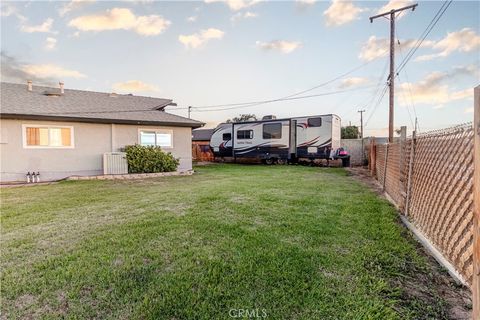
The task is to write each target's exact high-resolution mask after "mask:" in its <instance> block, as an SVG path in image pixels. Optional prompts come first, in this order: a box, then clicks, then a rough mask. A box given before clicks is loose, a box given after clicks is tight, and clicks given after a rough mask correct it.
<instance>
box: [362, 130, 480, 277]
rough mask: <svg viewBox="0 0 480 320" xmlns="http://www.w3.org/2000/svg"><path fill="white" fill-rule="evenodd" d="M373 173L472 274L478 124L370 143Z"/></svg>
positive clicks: (437, 245)
mask: <svg viewBox="0 0 480 320" xmlns="http://www.w3.org/2000/svg"><path fill="white" fill-rule="evenodd" d="M370 150H371V152H370V163H371V170H372V173H373V174H374V175H375V177H376V179H377V180H378V182H379V183H380V184H381V185H382V186H383V189H384V191H385V193H386V194H387V195H388V196H389V197H390V198H391V200H392V201H393V202H394V204H395V205H396V206H397V207H398V208H399V210H400V212H401V213H402V214H403V215H404V216H405V217H407V218H408V220H409V221H410V222H411V223H412V224H413V225H414V226H415V227H416V228H417V229H418V230H419V231H420V232H421V233H422V234H423V235H424V236H425V237H426V238H427V239H428V240H429V242H430V243H431V244H433V246H434V247H435V248H436V249H437V250H438V251H440V252H441V254H442V255H443V257H444V258H446V260H448V262H449V263H450V264H451V265H453V266H454V268H455V269H456V270H457V272H458V273H459V274H460V276H461V279H462V280H464V282H466V283H467V284H468V285H469V286H471V285H472V280H473V267H474V266H473V234H474V229H473V213H474V209H473V208H474V199H473V182H474V156H473V155H474V152H473V150H474V129H473V126H472V124H471V123H469V124H464V125H460V126H456V127H452V128H448V129H443V130H437V131H433V132H429V133H425V134H422V135H417V136H412V137H410V138H407V139H404V140H401V141H400V142H398V143H391V144H383V145H376V146H371V148H370Z"/></svg>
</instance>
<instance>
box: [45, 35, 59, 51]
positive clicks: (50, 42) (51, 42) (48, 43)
mask: <svg viewBox="0 0 480 320" xmlns="http://www.w3.org/2000/svg"><path fill="white" fill-rule="evenodd" d="M56 45H57V39H55V38H52V37H48V38H47V39H46V40H45V49H46V50H53V49H55V47H56Z"/></svg>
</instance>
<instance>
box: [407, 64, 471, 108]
mask: <svg viewBox="0 0 480 320" xmlns="http://www.w3.org/2000/svg"><path fill="white" fill-rule="evenodd" d="M455 76H456V75H455V74H454V73H444V72H432V73H430V74H429V75H427V76H426V77H425V78H424V79H422V80H421V81H419V82H417V83H410V84H409V83H402V84H400V93H401V94H403V95H409V94H411V96H412V100H413V101H414V102H415V103H423V104H435V105H443V104H445V103H449V102H452V101H456V100H463V99H468V98H473V90H472V89H465V90H451V89H450V87H449V86H448V85H447V84H446V82H447V80H448V79H451V78H452V77H455Z"/></svg>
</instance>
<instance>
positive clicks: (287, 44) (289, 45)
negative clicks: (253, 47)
mask: <svg viewBox="0 0 480 320" xmlns="http://www.w3.org/2000/svg"><path fill="white" fill-rule="evenodd" d="M256 44H257V47H259V48H260V49H262V50H265V51H269V50H276V51H280V52H282V53H291V52H293V51H295V50H296V49H298V48H300V47H301V46H302V43H301V42H299V41H287V40H274V41H270V42H261V41H257V42H256Z"/></svg>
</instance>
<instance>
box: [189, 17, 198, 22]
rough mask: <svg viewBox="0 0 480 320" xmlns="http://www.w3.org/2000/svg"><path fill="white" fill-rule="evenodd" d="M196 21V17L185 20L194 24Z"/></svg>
mask: <svg viewBox="0 0 480 320" xmlns="http://www.w3.org/2000/svg"><path fill="white" fill-rule="evenodd" d="M197 19H198V16H191V17H188V18H187V21H188V22H195V21H197Z"/></svg>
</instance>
